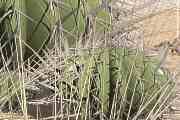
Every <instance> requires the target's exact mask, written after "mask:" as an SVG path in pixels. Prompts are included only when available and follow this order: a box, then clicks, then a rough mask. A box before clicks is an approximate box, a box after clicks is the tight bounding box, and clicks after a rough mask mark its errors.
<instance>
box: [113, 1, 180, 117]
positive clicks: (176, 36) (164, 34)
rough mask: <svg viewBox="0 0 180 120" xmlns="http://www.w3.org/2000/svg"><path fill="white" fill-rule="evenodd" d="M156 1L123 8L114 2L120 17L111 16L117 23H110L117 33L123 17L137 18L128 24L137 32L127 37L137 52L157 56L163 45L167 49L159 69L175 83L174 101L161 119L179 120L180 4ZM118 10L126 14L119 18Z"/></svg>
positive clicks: (133, 3)
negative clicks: (146, 52)
mask: <svg viewBox="0 0 180 120" xmlns="http://www.w3.org/2000/svg"><path fill="white" fill-rule="evenodd" d="M159 1H160V2H157V0H146V1H145V0H139V1H138V2H139V3H138V2H137V1H136V2H132V0H127V1H126V4H123V5H122V1H121V0H117V1H116V2H115V4H114V10H115V11H116V12H117V13H118V15H119V14H120V15H119V16H116V14H117V13H116V12H115V14H114V16H115V17H116V19H117V21H116V20H114V24H115V26H116V28H115V29H121V27H119V26H123V25H124V24H129V22H127V21H128V20H127V19H125V20H124V19H122V18H123V17H129V19H132V18H134V19H137V18H141V19H137V21H138V20H139V21H140V22H137V23H136V21H135V22H134V21H133V22H132V21H131V23H132V24H134V25H135V26H136V27H138V31H136V30H135V31H136V32H134V31H132V32H130V33H128V34H131V38H132V36H133V40H132V41H133V44H134V43H135V45H136V47H138V48H139V47H142V46H143V48H144V49H147V50H155V52H156V53H157V54H163V52H164V49H162V48H163V47H165V46H166V45H168V46H169V47H168V48H169V51H168V54H167V56H166V57H165V60H164V64H163V65H164V67H165V68H167V69H168V70H169V71H170V72H171V74H172V75H173V76H174V77H175V82H176V83H177V85H176V100H175V101H174V102H173V104H172V106H171V107H170V108H171V110H170V112H168V113H167V114H165V115H164V120H180V1H178V0H171V1H170V0H159ZM121 7H123V8H124V9H126V11H128V12H129V14H126V15H124V16H123V13H121V11H123V10H124V9H120V8H121ZM133 10H134V11H133ZM131 12H132V13H133V14H132V13H131ZM121 15H122V16H121ZM118 17H119V18H118ZM117 26H118V27H117ZM121 30H122V29H121ZM116 33H118V32H116ZM132 34H133V35H132ZM118 39H120V37H117V38H116V39H115V40H114V41H115V42H116V41H118ZM153 53H154V52H153Z"/></svg>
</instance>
